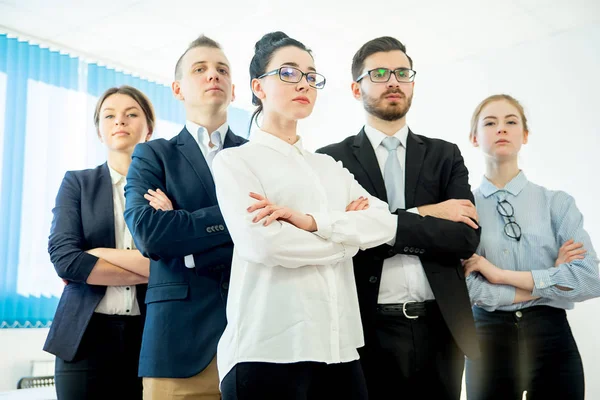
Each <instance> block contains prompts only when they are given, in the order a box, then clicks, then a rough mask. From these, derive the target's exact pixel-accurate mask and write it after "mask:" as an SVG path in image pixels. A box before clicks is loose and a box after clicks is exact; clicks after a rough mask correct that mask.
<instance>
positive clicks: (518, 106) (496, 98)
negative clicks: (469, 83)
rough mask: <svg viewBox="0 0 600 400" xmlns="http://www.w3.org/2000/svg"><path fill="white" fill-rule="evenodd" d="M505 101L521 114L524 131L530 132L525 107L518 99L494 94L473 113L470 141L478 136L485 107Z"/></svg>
mask: <svg viewBox="0 0 600 400" xmlns="http://www.w3.org/2000/svg"><path fill="white" fill-rule="evenodd" d="M500 100H505V101H507V102H509V103H510V104H511V105H512V106H514V107H515V108H516V109H517V111H519V114H521V121H523V129H524V130H525V131H527V132H529V127H528V126H527V117H526V116H525V110H524V109H523V106H522V105H521V103H519V101H518V100H517V99H515V98H514V97H512V96H511V95H508V94H494V95H491V96H489V97H486V98H485V99H484V100H483V101H482V102H481V103H479V104H478V105H477V107H475V111H474V112H473V116H472V117H471V132H469V139H471V140H472V139H473V138H474V137H475V135H477V121H478V120H479V115H480V114H481V110H483V108H484V107H485V106H487V105H488V104H490V103H493V102H495V101H500Z"/></svg>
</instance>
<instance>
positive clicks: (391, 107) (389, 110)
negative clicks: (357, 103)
mask: <svg viewBox="0 0 600 400" xmlns="http://www.w3.org/2000/svg"><path fill="white" fill-rule="evenodd" d="M390 94H399V95H401V96H402V98H403V99H404V100H406V101H405V102H404V104H403V103H402V99H400V100H399V101H395V102H390V103H389V104H388V105H383V104H382V103H383V102H384V101H387V100H385V96H388V95H390ZM363 99H364V102H363V104H364V107H365V110H366V111H367V112H368V113H369V114H371V115H373V116H375V117H377V118H379V119H382V120H384V121H397V120H399V119H402V118H404V116H405V115H406V113H408V110H409V109H410V106H411V104H412V95H411V96H410V97H406V95H405V94H404V92H402V91H401V90H400V89H391V90H388V91H387V92H385V93H384V94H382V95H381V97H380V98H379V99H376V98H374V97H370V96H369V95H367V94H365V93H363Z"/></svg>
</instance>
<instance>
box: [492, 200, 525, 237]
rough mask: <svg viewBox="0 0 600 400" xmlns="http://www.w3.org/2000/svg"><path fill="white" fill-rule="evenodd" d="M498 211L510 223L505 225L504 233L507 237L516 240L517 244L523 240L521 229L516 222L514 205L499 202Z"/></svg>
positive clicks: (506, 201) (502, 201) (504, 201)
mask: <svg viewBox="0 0 600 400" xmlns="http://www.w3.org/2000/svg"><path fill="white" fill-rule="evenodd" d="M496 210H498V213H499V214H500V215H502V216H503V217H504V218H506V219H507V221H508V222H506V224H504V233H505V234H506V236H508V237H509V238H512V239H515V240H516V241H517V242H518V241H519V240H521V227H520V226H519V224H517V221H516V220H515V209H514V208H513V206H512V204H510V203H509V202H508V200H501V201H500V200H499V201H498V204H496Z"/></svg>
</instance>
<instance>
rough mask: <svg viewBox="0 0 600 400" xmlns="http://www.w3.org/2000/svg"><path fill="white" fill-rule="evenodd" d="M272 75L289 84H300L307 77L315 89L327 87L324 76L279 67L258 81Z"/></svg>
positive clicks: (309, 83) (292, 68)
mask: <svg viewBox="0 0 600 400" xmlns="http://www.w3.org/2000/svg"><path fill="white" fill-rule="evenodd" d="M270 75H279V79H281V80H282V81H284V82H289V83H298V82H300V81H301V80H302V78H303V77H305V76H306V82H308V86H311V87H314V88H315V89H323V88H324V87H325V77H324V76H323V75H321V74H319V73H316V72H302V71H300V70H299V69H298V68H294V67H279V68H277V69H274V70H273V71H269V72H267V73H265V74H262V75H261V76H259V77H258V78H257V79H260V78H264V77H265V76H270Z"/></svg>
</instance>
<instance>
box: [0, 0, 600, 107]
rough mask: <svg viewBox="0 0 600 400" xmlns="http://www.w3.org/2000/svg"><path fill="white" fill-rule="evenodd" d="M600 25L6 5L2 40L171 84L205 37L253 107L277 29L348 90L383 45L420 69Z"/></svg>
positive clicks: (251, 9) (477, 8) (536, 3)
mask: <svg viewBox="0 0 600 400" xmlns="http://www.w3.org/2000/svg"><path fill="white" fill-rule="evenodd" d="M379 7H381V9H380V8H379ZM599 21H600V0H569V1H564V0H454V1H448V0H413V1H409V0H400V1H396V0H383V1H370V0H361V1H357V0H346V1H344V0H298V1H295V2H294V1H290V0H254V1H251V0H229V1H215V0H213V1H206V0H170V1H163V0H145V1H141V0H102V1H97V0H0V32H2V31H4V32H7V33H11V34H20V35H21V36H23V37H24V38H27V39H32V40H33V41H34V42H38V43H40V44H42V45H49V46H50V47H54V48H58V49H65V50H68V51H70V52H71V53H73V54H75V55H79V56H83V57H84V58H85V59H88V60H90V61H100V62H101V63H104V64H107V65H110V66H115V67H117V68H121V69H125V70H127V71H130V72H134V73H136V74H138V75H141V76H143V77H146V78H149V79H152V80H156V81H159V82H161V83H166V84H170V82H171V79H172V71H173V67H174V64H175V62H176V60H177V58H178V57H179V55H180V54H181V52H182V51H183V50H184V49H185V48H186V46H187V44H188V43H189V42H191V41H192V40H193V39H194V38H196V37H197V36H198V35H199V34H201V33H204V34H206V35H207V36H210V37H212V38H214V39H215V40H217V41H218V42H220V43H221V45H222V46H223V47H224V49H225V52H226V54H227V55H228V57H229V59H230V62H231V64H232V66H233V68H234V82H235V83H236V84H237V95H238V101H236V103H237V105H238V106H241V107H244V108H246V107H249V106H250V102H249V99H250V94H249V90H248V80H249V78H248V72H247V70H248V65H249V62H250V58H251V56H252V53H253V48H254V43H255V42H256V41H257V40H258V39H260V37H261V36H262V34H264V33H266V32H269V31H272V30H283V31H284V32H286V33H287V34H288V35H290V36H292V37H294V38H296V39H298V40H300V41H302V42H304V43H305V44H306V45H307V46H308V47H310V48H312V49H313V51H314V55H315V60H316V64H317V68H318V69H319V70H320V72H322V73H324V75H325V76H327V77H328V82H329V83H328V85H331V84H332V83H333V84H334V85H336V84H339V85H344V86H347V85H348V84H349V82H350V60H351V58H352V55H353V54H354V52H355V51H356V50H357V49H358V48H359V47H360V45H362V44H363V43H364V42H365V41H367V40H369V39H372V38H374V37H377V36H382V35H391V36H395V37H397V38H398V39H400V40H401V41H403V42H404V43H405V44H406V45H407V48H408V53H409V54H410V55H411V57H412V58H413V59H414V60H415V69H417V70H419V69H423V68H429V67H434V66H438V65H440V64H450V63H452V62H454V61H457V60H461V59H465V58H469V57H476V56H477V55H480V54H481V53H483V52H496V51H502V50H505V49H509V48H510V47H513V46H515V45H518V44H520V43H523V42H528V41H532V40H536V39H540V38H543V37H546V36H548V35H553V34H557V33H559V32H561V31H565V30H568V29H572V28H575V27H580V26H583V25H587V24H591V23H596V22H599ZM557 50H558V49H557ZM336 74H340V75H336ZM335 76H340V79H332V78H334V77H335ZM336 82H338V83H336Z"/></svg>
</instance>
